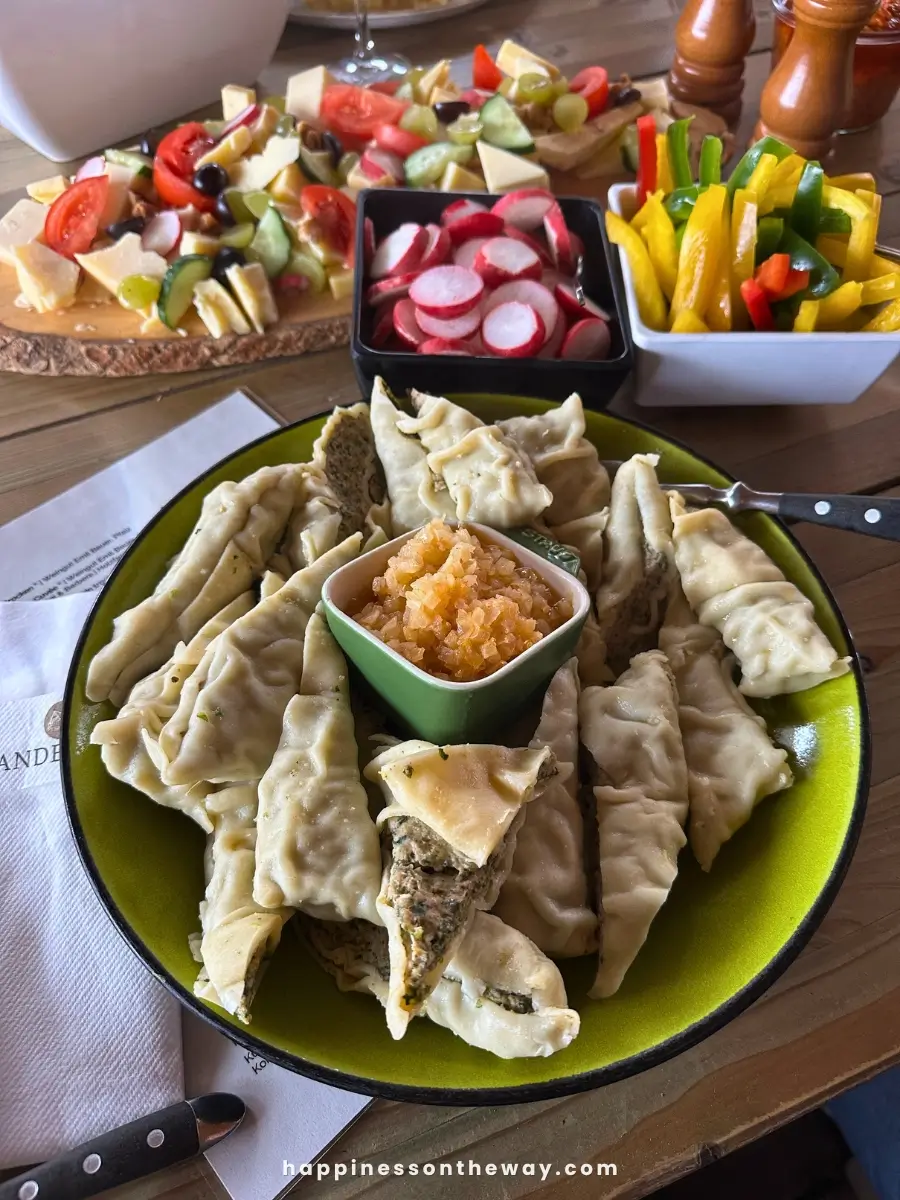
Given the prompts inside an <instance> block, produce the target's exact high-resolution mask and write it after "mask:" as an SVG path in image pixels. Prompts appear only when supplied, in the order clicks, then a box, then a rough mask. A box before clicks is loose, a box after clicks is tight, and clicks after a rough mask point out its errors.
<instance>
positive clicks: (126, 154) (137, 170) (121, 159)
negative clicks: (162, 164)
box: [103, 150, 153, 179]
mask: <svg viewBox="0 0 900 1200" xmlns="http://www.w3.org/2000/svg"><path fill="white" fill-rule="evenodd" d="M103 157H104V158H105V159H106V161H107V162H111V163H118V165H119V166H120V167H127V168H128V169H129V171H133V172H134V174H135V175H139V176H141V178H142V179H152V178H153V163H152V161H151V160H150V159H149V158H148V157H147V155H146V154H138V152H137V151H136V150H104V151H103Z"/></svg>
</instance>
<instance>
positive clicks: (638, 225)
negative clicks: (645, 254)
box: [631, 191, 664, 233]
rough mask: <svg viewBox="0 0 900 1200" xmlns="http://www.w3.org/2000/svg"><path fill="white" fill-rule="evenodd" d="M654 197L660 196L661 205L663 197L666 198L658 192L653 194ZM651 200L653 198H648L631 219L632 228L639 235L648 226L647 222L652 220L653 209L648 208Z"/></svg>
mask: <svg viewBox="0 0 900 1200" xmlns="http://www.w3.org/2000/svg"><path fill="white" fill-rule="evenodd" d="M652 195H653V196H658V197H659V201H660V203H662V200H663V196H664V193H663V192H660V191H656V192H653V193H652ZM650 199H651V197H650V196H648V197H647V199H646V200H645V201H644V203H643V204H642V205H641V207H640V208H639V209H638V210H637V212H636V213H635V214H634V216H633V217H632V218H631V228H632V229H636V230H637V231H638V233H640V231H641V230H642V229H643V228H644V226H645V225H646V224H647V221H648V220H649V219H650V213H651V212H652V211H653V210H652V209H651V208H648V207H647V204H648V202H649V200H650Z"/></svg>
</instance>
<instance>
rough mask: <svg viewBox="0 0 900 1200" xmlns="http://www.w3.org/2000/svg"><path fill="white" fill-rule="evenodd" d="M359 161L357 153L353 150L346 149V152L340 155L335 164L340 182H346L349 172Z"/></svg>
mask: <svg viewBox="0 0 900 1200" xmlns="http://www.w3.org/2000/svg"><path fill="white" fill-rule="evenodd" d="M358 162H359V155H358V154H357V153H356V151H355V150H348V151H347V153H346V154H342V155H341V159H340V162H339V163H338V165H337V173H338V175H339V176H340V180H341V183H346V182H347V179H348V178H349V176H350V172H351V171H352V170H353V168H354V167H355V166H356V164H357V163H358Z"/></svg>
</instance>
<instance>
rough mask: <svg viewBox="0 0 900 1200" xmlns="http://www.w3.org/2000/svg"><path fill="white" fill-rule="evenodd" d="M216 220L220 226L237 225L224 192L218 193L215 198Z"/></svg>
mask: <svg viewBox="0 0 900 1200" xmlns="http://www.w3.org/2000/svg"><path fill="white" fill-rule="evenodd" d="M216 220H217V221H218V222H219V224H220V225H237V220H236V219H235V215H234V213H233V212H232V211H231V205H230V204H229V203H228V197H227V196H226V195H225V193H224V192H219V194H218V196H216Z"/></svg>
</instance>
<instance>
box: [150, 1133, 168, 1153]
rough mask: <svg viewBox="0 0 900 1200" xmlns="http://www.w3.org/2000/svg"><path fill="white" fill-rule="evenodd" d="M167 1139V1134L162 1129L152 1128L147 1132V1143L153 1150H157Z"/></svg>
mask: <svg viewBox="0 0 900 1200" xmlns="http://www.w3.org/2000/svg"><path fill="white" fill-rule="evenodd" d="M165 1140H166V1135H165V1134H164V1133H163V1131H162V1130H161V1129H151V1130H150V1132H149V1133H148V1134H147V1145H148V1146H149V1147H150V1149H151V1150H156V1149H157V1148H158V1147H159V1146H161V1145H162V1144H163V1142H164V1141H165Z"/></svg>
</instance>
